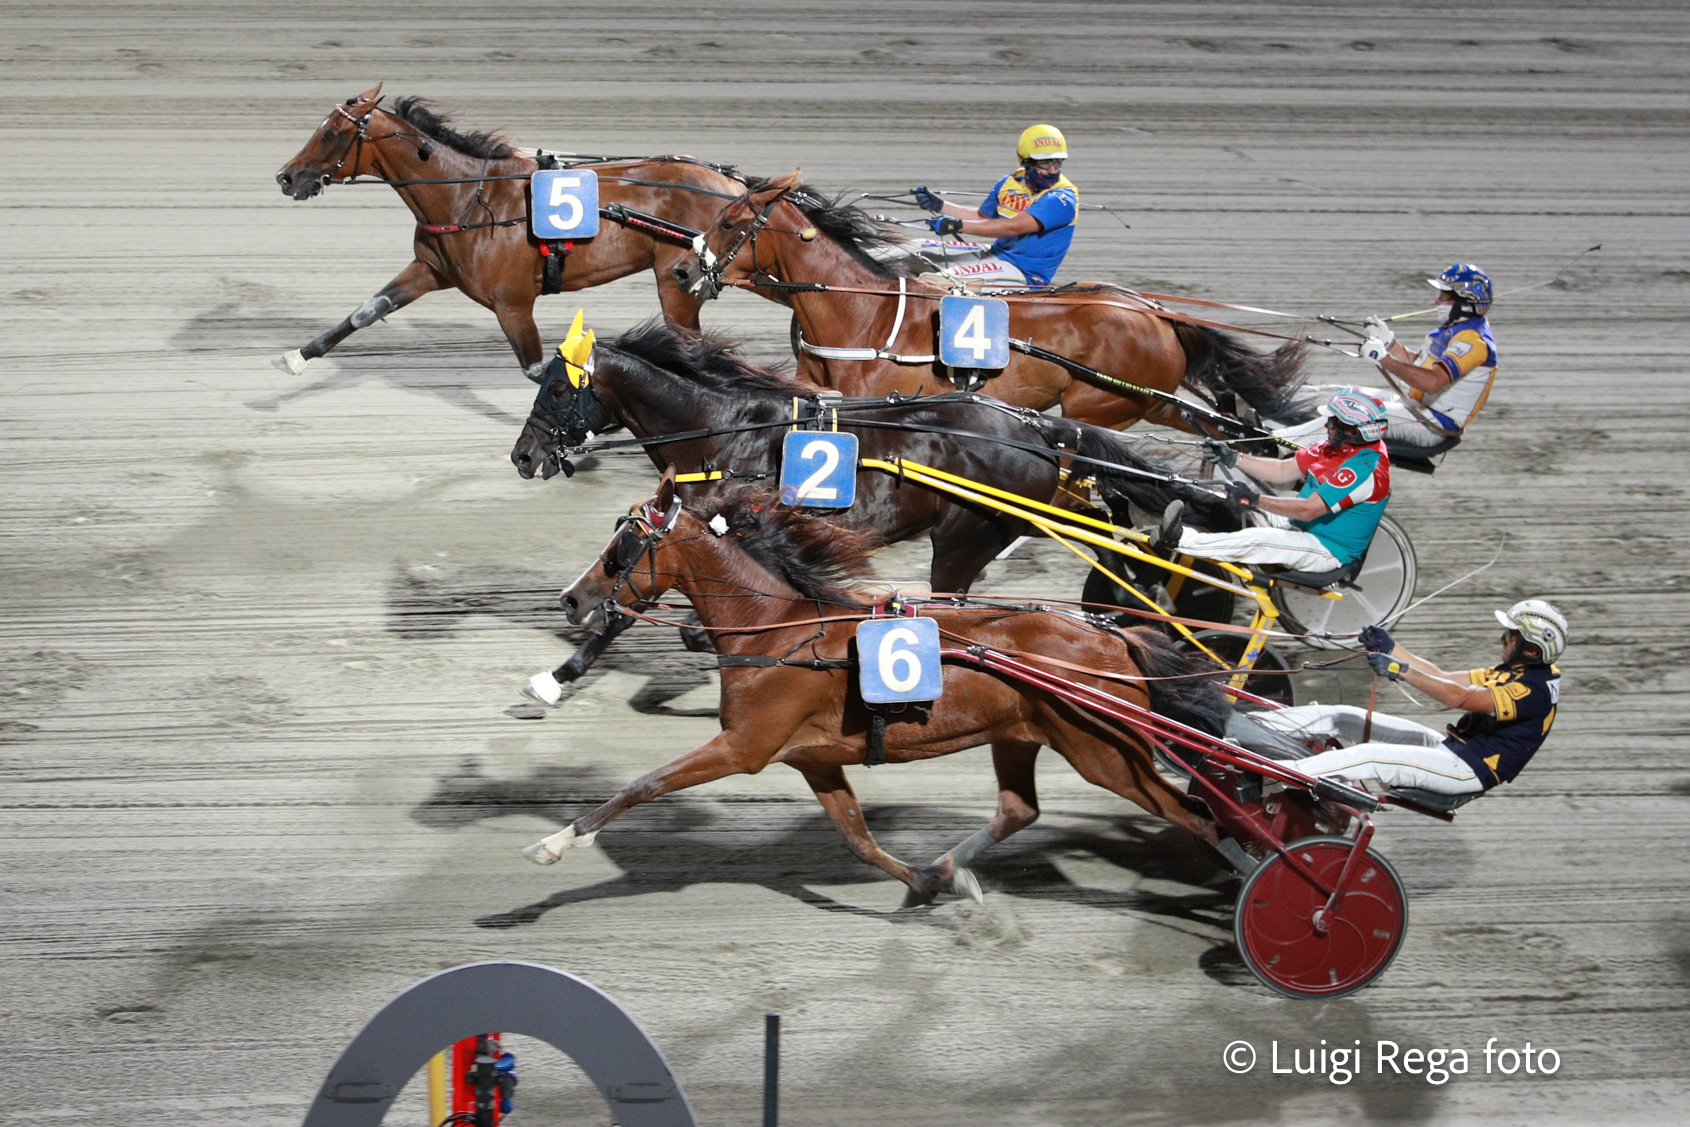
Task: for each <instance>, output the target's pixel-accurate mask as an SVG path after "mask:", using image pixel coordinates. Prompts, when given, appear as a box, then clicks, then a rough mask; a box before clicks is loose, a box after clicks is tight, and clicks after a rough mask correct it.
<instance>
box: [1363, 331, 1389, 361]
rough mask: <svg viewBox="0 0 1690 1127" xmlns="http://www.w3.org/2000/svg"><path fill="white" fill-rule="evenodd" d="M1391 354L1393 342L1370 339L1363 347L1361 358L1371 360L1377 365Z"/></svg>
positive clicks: (1376, 338) (1375, 338)
mask: <svg viewBox="0 0 1690 1127" xmlns="http://www.w3.org/2000/svg"><path fill="white" fill-rule="evenodd" d="M1390 354H1391V342H1390V341H1388V340H1380V339H1379V338H1378V337H1368V338H1367V340H1366V341H1365V342H1363V344H1362V346H1361V358H1362V359H1363V360H1371V361H1373V362H1374V363H1375V364H1377V363H1378V362H1379V361H1381V360H1383V359H1385V357H1387V356H1389V355H1390Z"/></svg>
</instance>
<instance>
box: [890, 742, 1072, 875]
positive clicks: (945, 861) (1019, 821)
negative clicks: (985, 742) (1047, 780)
mask: <svg viewBox="0 0 1690 1127" xmlns="http://www.w3.org/2000/svg"><path fill="white" fill-rule="evenodd" d="M1041 746H1043V745H1041V744H1039V743H1036V742H1034V741H1031V740H999V741H997V742H994V743H993V744H992V768H993V770H995V771H996V772H997V776H998V812H997V814H996V815H995V816H994V817H993V818H992V820H991V821H990V822H988V823H987V824H986V828H985V829H983V830H981V831H979V832H978V833H976V834H974V835H973V836H972V837H970V838H968V840H966V841H964V842H962V843H961V844H960V845H957V846H956V847H955V848H953V849H951V850H950V851H949V852H948V853H946V854H945V855H944V856H943V857H940V858H939V859H938V860H937V861H934V862H933V863H932V864H930V865H922V866H920V867H918V868H917V869H916V870H915V872H916V876H917V878H918V879H919V880H920V882H921V883H920V886H919V887H917V888H915V889H912V890H911V892H910V896H909V899H908V900H906V901H905V906H906V907H907V906H910V905H914V904H925V903H928V902H930V901H932V900H933V898H934V897H936V896H938V895H939V893H941V892H955V893H958V894H962V895H967V896H972V897H974V899H975V900H981V899H982V896H981V893H980V882H979V881H977V880H975V879H974V874H973V873H971V872H969V871H968V866H969V865H971V864H973V863H974V859H975V858H976V857H978V856H980V854H982V853H984V852H985V851H986V850H988V849H990V848H991V847H992V846H994V845H996V844H997V843H998V842H1000V841H1002V840H1004V839H1005V838H1006V837H1008V836H1009V835H1010V834H1013V833H1018V832H1019V831H1021V830H1024V829H1026V828H1027V827H1028V826H1030V825H1032V824H1033V823H1034V822H1036V821H1038V820H1039V792H1038V788H1037V786H1036V785H1035V783H1034V781H1033V763H1034V761H1035V760H1036V759H1038V756H1039V748H1040V747H1041Z"/></svg>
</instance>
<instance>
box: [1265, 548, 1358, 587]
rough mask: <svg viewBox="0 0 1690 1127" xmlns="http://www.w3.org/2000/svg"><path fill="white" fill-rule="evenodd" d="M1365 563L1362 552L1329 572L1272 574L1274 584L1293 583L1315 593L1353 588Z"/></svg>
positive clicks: (1277, 572) (1281, 572)
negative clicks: (1335, 587) (1315, 591)
mask: <svg viewBox="0 0 1690 1127" xmlns="http://www.w3.org/2000/svg"><path fill="white" fill-rule="evenodd" d="M1365 563H1367V553H1366V552H1363V553H1362V554H1361V555H1359V556H1357V557H1356V558H1355V559H1353V560H1351V561H1350V562H1349V563H1347V564H1345V565H1344V566H1343V567H1335V568H1333V569H1332V570H1331V571H1276V572H1274V573H1273V581H1274V582H1275V583H1295V584H1296V585H1297V586H1299V587H1312V588H1314V589H1315V590H1317V591H1320V590H1325V589H1326V588H1327V587H1333V586H1343V587H1354V586H1355V585H1356V584H1355V580H1356V576H1358V575H1360V574H1361V569H1362V565H1364V564H1365Z"/></svg>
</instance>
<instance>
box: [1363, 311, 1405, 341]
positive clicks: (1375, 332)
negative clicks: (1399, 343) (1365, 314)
mask: <svg viewBox="0 0 1690 1127" xmlns="http://www.w3.org/2000/svg"><path fill="white" fill-rule="evenodd" d="M1362 324H1364V325H1366V326H1367V335H1368V337H1369V338H1371V339H1373V340H1382V341H1384V342H1385V343H1386V344H1390V343H1391V342H1393V341H1395V340H1396V339H1397V334H1396V333H1394V332H1392V331H1391V326H1390V325H1388V324H1386V323H1385V322H1384V320H1382V319H1381V318H1378V317H1369V318H1368V319H1367V320H1365V321H1363V322H1362Z"/></svg>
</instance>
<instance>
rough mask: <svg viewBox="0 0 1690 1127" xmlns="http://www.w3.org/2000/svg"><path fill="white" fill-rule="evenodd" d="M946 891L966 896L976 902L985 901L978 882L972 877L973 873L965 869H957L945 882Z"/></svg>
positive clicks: (984, 895) (982, 902) (981, 902)
mask: <svg viewBox="0 0 1690 1127" xmlns="http://www.w3.org/2000/svg"><path fill="white" fill-rule="evenodd" d="M947 885H948V887H947V888H946V891H947V892H954V893H956V894H957V895H958V896H966V897H968V898H969V899H970V900H972V901H974V902H975V903H976V904H984V903H985V902H986V894H985V893H984V892H981V891H980V882H979V881H977V880H975V879H974V874H973V873H971V872H969V871H968V870H967V869H958V870H957V871H956V873H955V874H954V875H952V877H951V879H950V880H949V881H948V882H947Z"/></svg>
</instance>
